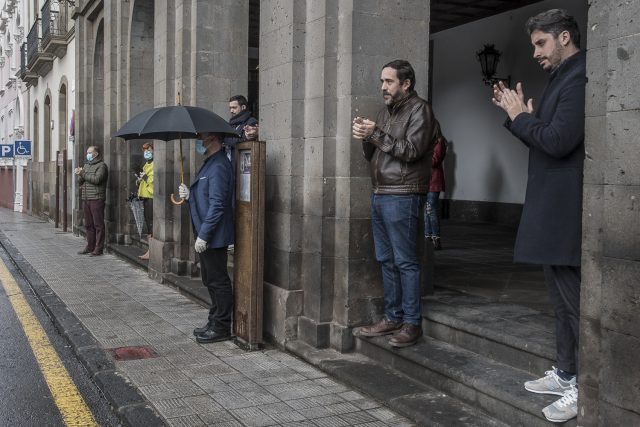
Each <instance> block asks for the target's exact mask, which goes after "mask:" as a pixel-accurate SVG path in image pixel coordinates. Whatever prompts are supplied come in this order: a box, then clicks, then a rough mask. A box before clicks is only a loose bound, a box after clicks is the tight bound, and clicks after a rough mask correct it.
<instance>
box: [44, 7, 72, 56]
mask: <svg viewBox="0 0 640 427" xmlns="http://www.w3.org/2000/svg"><path fill="white" fill-rule="evenodd" d="M41 12H42V44H43V45H45V46H46V44H47V43H48V42H49V40H50V39H51V38H52V37H64V36H65V35H66V34H67V30H68V23H69V5H68V3H67V1H66V0H61V1H56V0H54V1H52V0H46V1H45V2H44V6H42V9H41Z"/></svg>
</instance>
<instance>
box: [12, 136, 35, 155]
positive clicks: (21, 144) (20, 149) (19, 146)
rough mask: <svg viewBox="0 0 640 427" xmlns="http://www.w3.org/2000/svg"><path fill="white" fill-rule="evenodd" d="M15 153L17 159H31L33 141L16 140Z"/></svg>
mask: <svg viewBox="0 0 640 427" xmlns="http://www.w3.org/2000/svg"><path fill="white" fill-rule="evenodd" d="M13 145H14V153H15V156H16V157H28V158H31V141H30V140H28V139H23V140H16V141H15V142H14V143H13Z"/></svg>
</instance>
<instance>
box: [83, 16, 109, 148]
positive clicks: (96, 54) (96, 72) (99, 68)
mask: <svg viewBox="0 0 640 427" xmlns="http://www.w3.org/2000/svg"><path fill="white" fill-rule="evenodd" d="M95 40H96V42H95V48H94V51H93V79H92V91H91V94H92V96H91V111H92V115H91V137H92V138H91V141H92V144H97V145H100V148H101V149H102V150H103V151H104V147H102V145H103V144H102V142H103V139H104V21H101V22H100V24H99V25H98V31H97V32H96V39H95ZM83 145H84V149H83V153H84V151H86V149H87V146H88V145H89V144H87V142H86V141H84V142H83Z"/></svg>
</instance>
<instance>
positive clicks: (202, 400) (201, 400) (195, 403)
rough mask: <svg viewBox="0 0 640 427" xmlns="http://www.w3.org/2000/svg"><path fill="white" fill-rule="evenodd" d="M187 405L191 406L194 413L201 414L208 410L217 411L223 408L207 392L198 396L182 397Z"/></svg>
mask: <svg viewBox="0 0 640 427" xmlns="http://www.w3.org/2000/svg"><path fill="white" fill-rule="evenodd" d="M183 400H184V401H185V403H186V404H187V405H189V406H190V407H191V408H193V409H194V410H195V411H196V413H198V414H203V413H209V412H218V411H221V410H223V409H224V408H222V406H220V405H219V404H218V402H216V401H215V400H213V398H212V397H211V396H209V395H207V394H203V395H198V396H188V397H185V398H184V399H183Z"/></svg>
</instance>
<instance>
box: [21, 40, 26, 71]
mask: <svg viewBox="0 0 640 427" xmlns="http://www.w3.org/2000/svg"><path fill="white" fill-rule="evenodd" d="M26 74H27V44H26V43H22V44H21V45H20V78H22V77H24V76H25V75H26Z"/></svg>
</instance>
